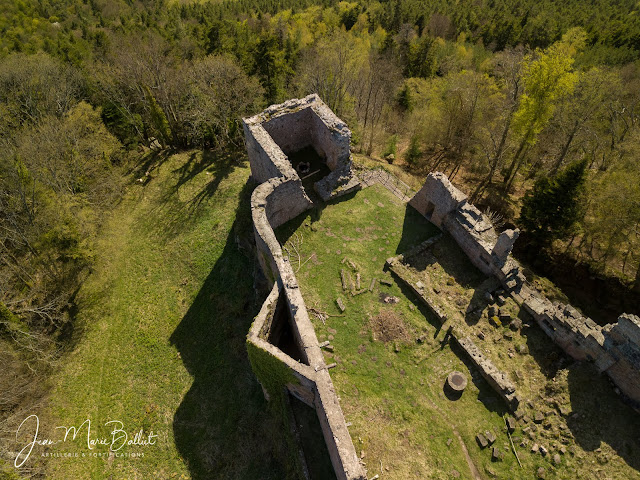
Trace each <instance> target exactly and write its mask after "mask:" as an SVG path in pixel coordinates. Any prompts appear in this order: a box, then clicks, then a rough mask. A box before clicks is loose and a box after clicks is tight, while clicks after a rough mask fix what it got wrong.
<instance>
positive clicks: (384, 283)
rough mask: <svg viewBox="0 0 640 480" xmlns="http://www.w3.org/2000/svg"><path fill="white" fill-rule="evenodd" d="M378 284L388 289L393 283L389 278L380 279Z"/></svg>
mask: <svg viewBox="0 0 640 480" xmlns="http://www.w3.org/2000/svg"><path fill="white" fill-rule="evenodd" d="M380 283H381V284H382V285H386V286H387V287H390V286H391V285H393V281H392V280H391V279H390V278H381V279H380Z"/></svg>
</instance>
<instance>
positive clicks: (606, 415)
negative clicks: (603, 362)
mask: <svg viewBox="0 0 640 480" xmlns="http://www.w3.org/2000/svg"><path fill="white" fill-rule="evenodd" d="M568 382H569V396H570V400H571V410H572V412H573V413H572V414H571V415H569V417H568V418H567V426H568V427H569V429H570V430H571V433H572V434H573V436H574V438H575V441H576V443H577V444H578V445H580V447H581V448H583V449H584V450H586V451H597V453H596V461H597V462H598V463H599V464H600V465H605V464H606V463H608V459H607V454H606V450H605V449H603V452H599V451H598V449H599V448H600V447H601V443H602V442H605V443H607V444H609V445H610V446H611V448H612V449H613V450H614V451H615V452H616V453H617V454H618V455H619V456H620V457H621V458H622V459H624V461H625V462H626V463H627V464H628V465H629V466H630V467H632V468H634V469H635V470H636V471H640V437H639V436H638V435H639V432H640V414H638V412H636V411H634V410H633V409H632V408H631V407H629V406H628V405H625V404H624V403H623V402H622V400H621V399H620V397H619V396H618V395H616V394H615V392H614V390H613V388H612V386H611V384H610V382H609V380H608V378H607V377H606V376H605V375H604V374H601V373H599V372H598V370H597V369H596V367H595V366H594V365H593V364H590V363H586V362H583V363H578V362H576V363H574V364H572V365H571V366H570V367H569V376H568ZM603 468H605V469H606V468H607V467H606V466H604V467H603ZM611 473H612V478H613V477H615V474H614V472H611Z"/></svg>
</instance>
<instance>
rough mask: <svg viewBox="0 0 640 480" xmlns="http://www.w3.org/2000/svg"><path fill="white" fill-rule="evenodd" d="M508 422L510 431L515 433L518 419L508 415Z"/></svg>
mask: <svg viewBox="0 0 640 480" xmlns="http://www.w3.org/2000/svg"><path fill="white" fill-rule="evenodd" d="M506 423H507V430H508V431H509V433H513V432H515V431H516V425H517V424H516V419H515V418H513V417H507V419H506Z"/></svg>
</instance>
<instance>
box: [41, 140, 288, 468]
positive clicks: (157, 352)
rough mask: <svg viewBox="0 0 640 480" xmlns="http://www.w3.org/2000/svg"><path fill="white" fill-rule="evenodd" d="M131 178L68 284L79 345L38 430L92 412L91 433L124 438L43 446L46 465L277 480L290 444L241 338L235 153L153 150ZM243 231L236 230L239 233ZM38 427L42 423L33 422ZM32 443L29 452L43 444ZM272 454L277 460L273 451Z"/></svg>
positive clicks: (246, 280)
mask: <svg viewBox="0 0 640 480" xmlns="http://www.w3.org/2000/svg"><path fill="white" fill-rule="evenodd" d="M151 163H152V164H154V165H155V167H154V168H153V169H152V170H151V178H150V181H148V182H147V183H146V184H144V185H142V184H139V183H138V182H132V184H131V186H130V187H129V188H128V191H127V193H126V195H125V197H124V199H123V200H122V202H121V204H120V205H119V206H118V208H117V209H116V210H115V211H114V212H113V215H112V216H111V217H110V218H108V219H107V220H106V222H105V226H104V228H103V231H102V233H101V236H100V238H99V240H98V242H97V250H96V253H97V259H98V260H97V264H96V266H95V268H94V271H93V272H92V274H91V276H90V277H89V279H88V280H87V281H86V282H85V283H84V285H83V286H82V289H81V290H80V292H79V294H78V305H79V307H78V309H79V310H78V321H77V325H78V328H77V331H76V332H74V335H75V337H76V342H75V343H76V346H75V348H74V350H73V351H72V352H70V353H69V354H68V356H67V359H66V361H65V364H64V366H63V368H62V369H61V371H60V372H59V373H58V374H57V375H56V376H55V378H54V379H53V383H54V385H55V387H54V389H53V393H52V395H51V398H50V402H49V404H50V407H49V408H48V409H47V411H46V413H45V412H43V414H42V417H43V418H41V424H42V426H41V430H42V431H43V432H45V433H46V434H47V435H51V436H53V435H55V431H54V427H55V426H58V425H66V426H71V425H75V426H79V425H80V424H81V423H82V422H83V421H84V420H86V419H91V422H92V424H91V429H92V430H91V431H92V437H93V436H94V435H95V436H96V437H108V438H111V435H110V431H111V430H112V428H109V427H108V426H105V425H104V424H105V422H107V421H110V420H118V421H121V422H122V424H123V428H124V430H125V431H127V433H128V435H129V439H132V438H133V436H134V434H135V433H137V432H138V431H140V430H142V432H143V437H144V438H149V434H151V433H152V432H153V434H154V435H157V437H155V444H154V445H149V446H145V447H140V446H135V445H132V446H125V447H123V448H122V449H121V450H120V451H119V452H118V453H125V454H136V453H141V454H143V456H142V457H139V458H134V457H131V456H130V457H120V456H115V455H112V456H109V455H108V454H106V452H107V447H105V446H96V447H94V448H93V449H92V450H89V449H88V448H87V446H86V432H85V431H84V430H82V431H81V432H82V433H81V434H80V435H79V437H83V438H84V443H83V441H82V440H80V438H78V440H76V441H73V442H70V441H67V442H66V443H64V444H59V445H55V446H53V447H51V448H50V449H49V450H48V451H49V452H52V453H53V452H67V451H70V452H78V453H80V454H82V453H87V454H89V453H90V452H91V453H93V452H97V453H98V454H100V453H102V454H103V456H97V457H94V456H89V455H87V456H86V457H81V458H51V459H50V460H48V461H47V473H48V475H49V477H50V478H56V479H58V478H59V479H71V478H83V479H84V478H86V479H88V478H93V479H102V478H105V479H107V478H108V479H113V480H116V479H131V478H138V479H143V478H144V479H146V478H162V479H164V478H167V479H169V478H199V479H246V478H264V479H281V478H284V477H285V469H284V468H283V467H282V463H281V462H282V461H283V460H284V461H285V462H286V456H287V455H288V453H287V452H288V451H289V449H288V447H287V446H286V444H285V442H284V440H283V439H282V436H281V435H280V431H279V423H278V421H277V419H275V418H274V417H273V416H272V415H271V414H270V413H269V412H268V409H267V405H266V402H265V400H264V397H263V394H262V391H261V389H260V386H259V384H258V383H257V382H256V380H255V377H254V375H253V373H252V371H251V367H250V364H249V360H248V358H247V352H246V345H245V337H246V334H247V332H248V330H249V327H250V324H251V322H252V319H253V316H254V315H255V314H256V313H257V312H258V309H259V302H258V299H256V298H255V296H254V289H253V278H252V271H253V268H254V260H253V259H252V256H251V252H250V251H244V252H243V251H241V249H240V248H239V246H238V245H239V244H240V245H242V244H243V242H242V239H243V238H245V237H247V236H250V235H251V234H252V232H251V220H250V212H249V196H250V191H251V188H250V186H249V185H247V184H246V182H247V178H248V176H249V169H248V166H247V165H246V164H244V163H243V162H238V161H237V160H236V159H233V158H219V157H215V156H214V155H212V154H210V153H208V152H204V153H203V152H199V151H194V152H187V153H181V154H177V155H173V156H170V157H169V158H167V159H165V160H164V161H160V160H158V161H157V162H156V163H153V162H151ZM145 168H146V167H145ZM238 240H240V241H238ZM43 434H44V433H43ZM39 453H40V452H38V454H39ZM277 459H280V460H277Z"/></svg>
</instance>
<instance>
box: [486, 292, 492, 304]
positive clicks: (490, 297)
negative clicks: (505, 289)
mask: <svg viewBox="0 0 640 480" xmlns="http://www.w3.org/2000/svg"><path fill="white" fill-rule="evenodd" d="M484 299H485V300H486V301H487V303H489V304H491V303H493V295H491V293H490V292H484Z"/></svg>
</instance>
